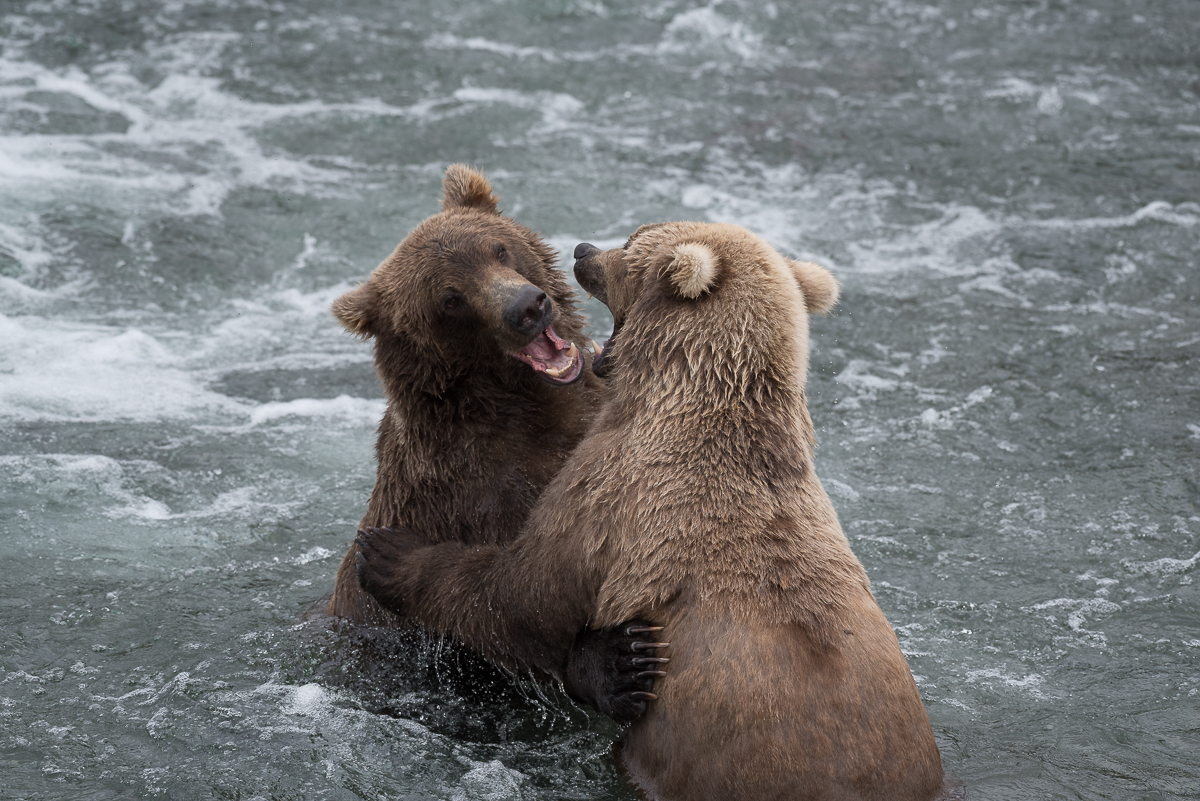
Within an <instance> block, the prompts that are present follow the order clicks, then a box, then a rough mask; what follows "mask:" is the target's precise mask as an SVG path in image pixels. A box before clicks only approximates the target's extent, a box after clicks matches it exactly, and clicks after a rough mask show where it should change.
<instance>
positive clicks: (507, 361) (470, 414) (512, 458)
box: [326, 164, 654, 719]
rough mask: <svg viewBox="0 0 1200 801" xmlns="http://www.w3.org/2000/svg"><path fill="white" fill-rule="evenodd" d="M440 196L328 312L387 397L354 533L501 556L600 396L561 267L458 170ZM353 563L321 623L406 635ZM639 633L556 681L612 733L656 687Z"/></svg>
mask: <svg viewBox="0 0 1200 801" xmlns="http://www.w3.org/2000/svg"><path fill="white" fill-rule="evenodd" d="M442 189H443V199H442V210H441V212H440V213H439V214H435V215H433V216H432V217H429V218H428V219H426V220H424V221H423V222H422V223H421V224H420V225H418V226H417V227H416V228H415V229H414V230H413V231H412V232H411V233H409V235H408V236H407V237H405V239H404V240H403V241H402V242H401V243H400V244H399V245H398V246H397V247H396V249H395V251H393V253H392V254H391V256H389V257H388V258H387V259H386V260H385V261H384V262H383V263H382V264H380V265H379V267H377V268H376V269H375V271H374V272H373V273H372V274H371V276H370V278H369V279H368V280H367V281H366V283H364V284H362V285H361V286H359V287H358V288H356V289H354V290H352V291H351V292H348V293H346V294H345V295H343V296H342V297H340V298H338V299H337V300H336V301H335V302H334V304H333V313H334V315H335V316H336V317H337V319H338V320H339V321H340V322H341V323H342V325H343V326H345V328H346V329H347V330H349V331H351V332H352V333H355V334H357V335H359V336H361V337H363V338H372V339H374V343H375V367H376V371H377V372H378V375H379V378H380V381H381V382H382V384H383V387H384V391H385V394H386V396H387V411H386V413H385V414H384V416H383V420H382V421H381V422H380V424H379V432H378V440H377V444H376V456H377V458H378V468H377V473H376V482H375V488H374V490H373V491H372V493H371V497H370V501H369V503H368V505H367V513H366V515H365V516H364V517H363V519H362V523H361V525H362V526H411V527H413V528H417V529H419V530H421V531H422V532H424V533H425V535H426V536H427V537H429V538H430V539H431V540H433V541H435V542H442V541H449V542H455V543H458V544H462V545H468V546H473V545H497V544H504V543H507V542H509V541H511V540H512V539H513V538H514V537H516V536H517V534H518V533H519V532H520V530H521V527H522V525H523V524H524V522H525V519H526V517H527V516H528V514H529V511H530V509H532V507H533V504H534V502H535V501H536V500H537V498H538V496H539V495H540V494H541V492H542V489H543V488H544V487H545V486H546V485H547V484H548V483H549V481H550V479H551V478H552V477H553V476H554V474H555V473H557V472H558V469H559V468H560V467H561V466H562V464H563V462H564V461H565V460H566V458H567V456H568V455H569V454H570V453H571V451H572V449H573V448H574V447H575V446H576V445H577V444H578V442H579V441H580V439H582V437H583V435H584V432H585V431H586V429H587V427H588V425H589V424H590V422H591V421H592V419H593V417H594V416H595V413H596V410H597V408H598V405H599V401H600V397H601V394H602V392H603V385H602V383H601V382H600V381H598V380H597V379H596V378H595V377H594V376H593V375H592V374H591V372H590V370H588V369H587V365H588V361H589V359H590V355H589V354H588V352H587V350H586V349H585V347H584V346H585V344H586V343H587V342H588V340H587V339H586V338H585V337H584V336H583V334H582V325H583V321H582V319H581V317H580V315H579V313H578V311H577V310H576V308H575V302H574V295H573V293H572V291H571V289H570V287H569V286H568V285H567V283H566V281H565V280H564V278H563V276H562V273H561V271H560V270H559V269H558V258H557V255H556V254H555V252H554V251H553V250H552V249H551V248H550V247H549V246H547V245H546V243H545V242H543V241H542V239H541V237H539V236H538V235H537V234H535V233H534V232H533V231H531V230H529V229H528V228H526V227H524V226H522V225H520V224H518V223H517V222H515V221H514V220H512V219H511V218H509V217H506V216H504V215H503V214H502V213H501V212H500V211H499V209H498V205H497V204H498V202H499V201H498V199H497V197H496V196H495V194H494V192H493V190H492V186H491V184H490V183H489V182H488V181H487V179H486V178H485V177H484V176H483V175H482V174H480V173H479V172H477V171H475V170H473V169H471V168H469V167H467V166H465V165H461V164H456V165H452V166H451V167H450V168H449V169H447V170H446V175H445V179H444V181H443V186H442ZM357 553H358V550H357V547H356V546H355V545H351V547H350V550H349V552H347V554H346V556H345V558H344V559H343V560H342V563H341V566H340V567H339V569H338V574H337V581H336V585H335V587H334V591H333V596H332V597H331V599H330V600H329V603H328V606H327V608H326V612H327V614H329V615H332V616H336V617H342V618H348V619H350V620H353V621H355V622H358V623H369V624H375V625H386V626H396V625H398V624H399V622H400V621H399V619H398V618H396V617H395V616H394V615H393V614H392V613H390V612H388V611H386V610H384V609H382V608H381V607H380V606H379V605H378V604H377V603H376V602H375V600H374V599H373V598H371V597H370V596H369V595H367V594H366V593H364V592H363V591H362V590H361V589H360V587H359V583H358V577H357V575H356V574H355V565H356V557H357ZM618 622H620V621H618ZM577 628H578V629H583V628H584V626H583V625H582V624H581V625H580V626H578V627H577ZM644 633H647V632H646V631H645V630H644V627H639V626H636V625H633V626H630V625H627V626H624V627H621V628H620V629H616V630H614V631H612V632H610V635H611V636H608V637H607V638H606V637H604V636H600V635H597V634H596V633H594V632H592V633H586V634H584V636H583V637H582V638H581V641H580V644H579V646H578V647H577V648H576V649H575V650H576V652H577V653H575V659H574V660H573V661H572V665H573V666H578V669H577V670H575V671H574V672H573V673H572V675H571V676H565V675H564V670H565V668H563V667H562V666H560V667H559V669H557V670H554V671H549V675H550V676H551V677H552V678H554V679H560V680H561V679H564V678H565V679H566V680H567V683H568V690H569V691H571V693H572V694H573V695H574V696H575V697H576V698H578V699H580V700H584V701H587V702H589V703H592V704H594V705H596V706H597V707H598V708H599V709H600V710H601V711H603V712H606V713H608V714H610V715H612V716H613V717H616V718H618V719H628V718H630V717H634V716H636V714H638V713H640V712H641V711H643V710H644V708H645V701H646V700H648V699H651V698H652V697H653V696H652V695H649V694H647V693H646V692H645V691H646V690H649V685H650V681H651V680H652V679H653V678H654V676H653V675H652V674H648V673H646V671H645V670H644V666H642V665H640V664H638V663H636V662H631V661H630V660H631V659H640V658H641V656H642V655H641V654H639V653H635V652H632V651H631V650H630V648H631V646H632V645H633V644H636V643H640V642H641V640H644V639H645V638H643V637H640V636H639V635H641V634H644ZM642 647H644V645H642V644H639V648H642ZM563 664H564V665H565V664H566V660H565V659H564V662H563ZM581 671H582V672H581ZM638 673H643V674H645V675H642V676H640V677H639V676H638V675H637V674H638ZM606 682H607V683H606Z"/></svg>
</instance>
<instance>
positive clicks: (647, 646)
mask: <svg viewBox="0 0 1200 801" xmlns="http://www.w3.org/2000/svg"><path fill="white" fill-rule="evenodd" d="M659 631H662V627H661V626H651V625H650V624H649V623H646V622H644V621H640V620H633V621H630V622H628V623H625V624H624V625H621V626H618V627H617V628H615V629H609V630H607V631H596V630H587V631H584V632H581V633H580V634H579V635H578V636H577V637H576V638H575V645H574V646H573V647H572V648H571V654H570V656H569V658H568V660H567V673H566V676H565V677H564V680H563V686H564V687H565V688H566V690H567V694H568V695H570V696H571V697H572V698H574V699H575V700H577V701H582V702H583V703H586V704H590V705H591V706H593V707H595V708H596V709H597V710H599V711H600V712H602V713H604V714H605V715H608V716H609V717H610V718H612V719H613V720H615V721H617V722H618V723H632V722H633V721H635V720H637V719H638V718H640V717H641V716H642V715H644V714H646V710H647V709H648V708H649V702H650V701H654V700H656V699H657V698H658V696H657V695H656V694H655V693H654V692H653V689H654V681H655V679H660V678H663V677H664V676H666V675H667V674H666V672H665V671H664V670H662V668H663V667H664V666H665V665H666V664H667V663H668V662H670V661H671V660H670V659H669V658H668V657H665V656H657V655H656V652H657V650H658V649H660V648H666V647H668V646H669V645H670V643H665V642H656V641H655V638H654V636H653V635H654V634H656V633H657V632H659Z"/></svg>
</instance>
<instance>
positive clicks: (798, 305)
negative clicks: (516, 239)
mask: <svg viewBox="0 0 1200 801" xmlns="http://www.w3.org/2000/svg"><path fill="white" fill-rule="evenodd" d="M575 259H576V261H575V277H576V279H577V280H578V281H579V284H580V286H582V287H583V288H584V289H585V290H587V291H588V292H590V293H591V294H592V295H594V296H596V297H597V298H599V299H600V301H601V302H603V303H604V304H605V305H606V306H608V308H609V310H610V311H611V312H612V316H613V335H612V337H610V338H609V340H608V342H606V343H605V346H604V349H603V351H602V353H601V354H600V355H599V356H598V357H597V358H596V359H595V360H594V361H593V370H594V371H596V372H597V373H598V374H601V375H603V374H605V373H607V372H609V371H610V370H612V369H614V367H615V365H617V364H621V365H626V366H625V367H622V368H621V371H622V373H625V372H628V371H631V370H645V371H649V372H647V374H646V375H645V376H643V377H644V378H646V379H648V380H649V379H652V378H653V379H654V380H658V381H663V382H666V383H667V385H668V386H670V383H671V382H682V383H695V381H696V379H697V378H699V379H700V380H701V381H702V382H703V383H706V384H708V385H710V389H712V391H714V392H718V393H719V394H722V395H724V394H727V393H728V392H730V391H732V392H734V393H737V392H746V391H753V388H752V387H751V386H750V384H752V383H754V381H755V379H754V376H762V375H766V374H771V375H776V376H777V377H778V378H779V379H780V380H781V381H783V382H785V383H786V384H787V385H789V386H793V387H797V388H799V389H800V390H801V391H802V390H803V386H804V382H805V378H806V375H807V371H808V314H809V313H818V312H826V311H828V310H829V309H831V308H832V307H833V305H834V304H835V303H836V302H837V298H838V282H837V280H836V279H834V277H833V275H832V274H831V273H830V272H829V270H827V269H825V268H824V267H821V266H819V265H817V264H814V263H812V262H807V261H795V260H793V259H788V258H785V257H784V256H782V255H780V254H779V253H778V252H777V251H776V250H775V249H774V248H772V247H771V246H770V245H768V244H767V243H766V242H765V241H763V240H762V239H761V238H760V237H758V236H756V235H755V234H753V233H751V232H750V231H747V230H746V229H744V228H741V227H739V226H736V225H729V224H724V223H699V222H671V223H657V224H654V225H644V226H642V227H641V228H639V229H638V230H637V231H635V232H634V234H633V236H631V237H630V238H629V241H628V242H626V243H625V245H624V246H623V247H620V248H614V249H612V250H607V251H601V250H599V249H597V248H595V247H593V246H592V245H589V244H587V243H582V244H580V245H579V246H577V247H576V248H575ZM635 329H636V330H635ZM675 386H677V387H678V386H681V384H680V383H676V384H675ZM722 390H723V391H722Z"/></svg>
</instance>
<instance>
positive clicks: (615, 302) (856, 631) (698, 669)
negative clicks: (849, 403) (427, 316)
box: [359, 223, 943, 801]
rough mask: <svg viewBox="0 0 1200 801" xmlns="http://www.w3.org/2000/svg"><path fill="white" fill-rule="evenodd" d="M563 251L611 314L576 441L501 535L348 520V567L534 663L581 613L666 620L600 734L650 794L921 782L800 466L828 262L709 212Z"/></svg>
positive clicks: (567, 640)
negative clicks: (520, 523) (511, 532)
mask: <svg viewBox="0 0 1200 801" xmlns="http://www.w3.org/2000/svg"><path fill="white" fill-rule="evenodd" d="M577 254H579V255H580V256H581V258H580V260H579V262H577V265H576V275H577V277H578V278H579V279H580V283H581V285H582V286H583V287H584V288H585V289H588V290H589V291H591V292H592V293H593V294H597V295H600V296H601V297H603V298H605V299H606V300H607V302H608V303H609V304H610V307H611V308H612V312H613V317H614V320H615V321H616V323H617V324H618V326H619V335H618V337H617V338H616V339H615V341H613V342H612V343H611V344H610V347H609V350H610V351H611V353H610V356H609V358H612V359H614V362H613V370H612V379H611V383H612V387H611V394H610V396H609V399H608V400H607V402H606V404H605V406H604V408H603V410H602V412H601V414H600V416H599V418H598V419H597V421H596V423H595V425H594V426H593V428H592V429H591V431H590V432H589V434H588V437H587V439H585V440H584V441H583V443H581V445H580V446H579V448H578V449H577V450H576V451H575V453H574V454H573V455H572V456H571V458H570V459H569V460H568V462H567V464H566V465H565V466H564V468H563V470H562V471H561V472H560V473H559V474H558V476H557V477H556V478H555V479H554V481H553V482H552V483H551V484H550V486H549V487H548V488H547V489H546V492H545V493H544V494H543V495H542V498H541V500H540V501H539V503H538V505H537V507H536V508H535V509H534V511H533V513H532V515H531V516H530V520H529V523H528V525H527V527H526V529H525V532H524V533H523V534H522V536H521V537H520V538H519V539H517V540H516V541H515V542H513V543H512V544H511V545H509V546H506V547H503V546H493V545H471V546H464V545H462V544H459V543H442V544H436V545H431V544H430V543H429V542H428V541H427V540H425V539H424V538H423V536H422V535H421V534H419V533H414V532H412V531H401V530H372V531H365V532H363V533H361V534H360V542H361V543H362V546H361V547H362V555H361V556H360V560H359V561H360V580H361V581H362V582H363V586H364V587H365V588H366V589H367V590H368V591H369V592H371V593H372V594H373V595H374V596H375V597H376V598H378V599H379V600H380V601H381V602H382V603H383V604H384V605H386V606H388V607H389V608H393V609H398V610H402V611H403V612H404V613H405V614H410V615H413V616H414V617H416V618H417V619H419V620H421V621H423V622H424V623H425V624H426V625H427V626H429V627H431V628H432V629H434V630H436V631H440V632H445V633H447V634H452V635H454V636H456V637H458V638H460V639H461V640H462V641H464V642H465V643H467V644H468V645H470V646H471V647H474V648H476V649H479V650H480V651H482V652H483V653H485V654H487V655H490V656H491V657H492V658H499V659H503V660H506V661H512V662H519V663H523V664H527V665H531V666H542V665H547V664H555V663H557V662H559V661H561V659H562V658H563V657H562V654H563V653H564V652H565V651H566V649H568V648H569V647H570V645H571V643H572V641H573V639H574V636H575V632H576V630H578V629H579V628H580V627H581V626H583V625H591V626H594V627H601V628H603V627H606V626H612V625H614V624H615V623H617V622H619V621H621V620H625V619H629V618H632V617H643V616H644V617H646V618H648V619H652V620H654V621H655V622H657V623H659V624H661V625H662V626H663V627H664V629H663V633H662V635H661V637H662V638H663V639H666V640H669V641H670V646H669V648H668V649H667V651H666V653H668V654H669V655H670V659H671V664H670V668H669V670H668V671H667V673H666V675H665V677H663V678H660V679H659V681H658V682H657V684H656V687H655V691H656V692H657V694H658V700H657V701H656V702H655V703H654V704H652V705H651V707H650V709H649V711H648V712H647V713H646V715H645V716H644V717H643V718H642V719H641V720H639V721H638V722H637V723H635V724H634V725H633V726H632V728H631V729H630V730H629V733H628V737H627V739H626V741H625V743H624V744H623V746H622V748H621V749H620V752H619V761H620V763H621V765H622V767H623V769H624V771H625V774H626V776H627V777H628V778H629V779H630V781H631V782H632V783H633V784H634V785H636V786H637V787H638V788H639V789H640V790H641V791H642V792H643V793H645V794H646V795H647V796H648V797H650V798H652V799H675V800H683V799H687V800H688V801H698V800H700V799H704V800H706V801H707V800H709V799H711V800H712V801H727V799H731V798H737V799H801V798H803V799H831V800H832V799H839V800H841V799H876V800H877V801H885V800H886V801H910V800H912V801H915V800H916V799H921V800H922V801H927V800H928V799H931V798H934V797H935V796H937V795H938V794H939V792H941V790H942V788H943V778H942V765H941V758H940V755H939V753H938V748H937V745H936V743H935V741H934V737H933V731H932V728H931V726H930V724H929V719H928V716H927V715H926V713H925V709H924V707H923V706H922V704H921V699H920V696H919V695H918V692H917V687H916V684H915V683H914V681H913V678H912V675H911V673H910V672H909V670H908V666H907V664H906V662H905V659H904V656H903V654H902V653H901V651H900V647H899V643H898V642H897V640H896V636H895V634H894V633H893V631H892V629H891V627H890V626H889V624H888V622H887V620H886V619H885V617H884V615H883V612H882V611H881V610H880V608H879V606H878V604H877V603H876V602H875V599H874V597H873V596H872V594H871V590H870V587H869V584H868V580H867V576H866V573H865V571H864V570H863V568H862V566H861V565H860V563H859V562H858V560H857V559H856V558H855V556H854V554H853V553H852V552H851V550H850V546H849V543H848V542H847V540H846V537H845V536H844V534H843V533H842V530H841V527H840V525H839V524H838V519H837V515H836V514H835V512H834V510H833V506H832V504H831V503H830V501H829V497H828V496H827V495H826V494H825V491H824V490H823V489H822V487H821V483H820V481H818V480H817V477H816V475H815V473H814V463H813V451H814V448H815V439H814V433H813V427H812V422H811V420H810V418H809V415H808V411H807V406H806V402H805V394H804V387H805V380H806V374H807V369H808V320H807V315H808V313H810V312H821V311H825V310H827V309H828V308H830V307H831V306H832V305H833V303H834V302H835V301H836V298H837V295H838V285H837V283H836V281H835V280H834V279H833V277H832V276H831V275H830V273H829V272H828V271H827V270H825V269H824V268H822V267H819V266H817V265H816V264H812V263H807V262H796V261H792V260H789V259H786V258H784V257H783V256H781V255H780V254H779V253H777V252H776V251H775V250H774V249H773V248H771V247H770V246H769V245H767V244H766V243H765V242H764V241H762V240H761V239H759V238H758V237H756V236H754V235H753V234H751V233H749V232H748V231H746V230H744V229H742V228H739V227H736V226H733V225H724V224H710V223H665V224H660V225H655V226H647V227H643V228H640V229H639V230H638V231H637V232H636V233H635V234H634V235H633V236H632V237H631V238H630V240H629V241H628V243H627V244H626V245H625V247H624V248H621V249H616V250H611V251H607V252H604V253H601V252H599V251H596V249H595V248H591V247H590V246H586V245H584V246H581V248H580V249H579V250H577Z"/></svg>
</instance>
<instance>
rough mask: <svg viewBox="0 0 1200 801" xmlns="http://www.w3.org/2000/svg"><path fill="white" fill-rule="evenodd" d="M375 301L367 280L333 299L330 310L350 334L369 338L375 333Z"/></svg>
mask: <svg viewBox="0 0 1200 801" xmlns="http://www.w3.org/2000/svg"><path fill="white" fill-rule="evenodd" d="M375 301H376V295H375V289H374V288H373V287H372V286H371V284H370V282H367V283H365V284H362V285H361V286H359V287H358V288H357V289H352V290H350V291H349V292H347V293H346V294H345V295H342V296H341V297H340V298H338V299H337V300H335V301H334V302H333V306H332V307H331V309H330V310H331V311H332V312H333V316H334V317H336V318H338V322H339V323H341V324H342V327H343V328H345V329H346V330H347V331H349V332H350V333H351V334H354V335H356V336H359V337H362V338H363V339H369V338H370V337H372V336H374V335H375V317H376V313H375V309H376V308H377V304H376V302H375Z"/></svg>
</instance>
